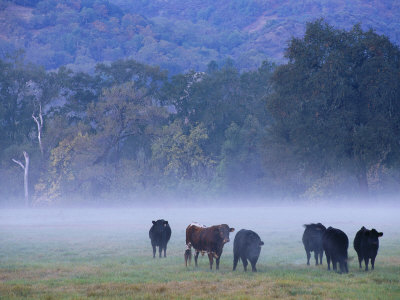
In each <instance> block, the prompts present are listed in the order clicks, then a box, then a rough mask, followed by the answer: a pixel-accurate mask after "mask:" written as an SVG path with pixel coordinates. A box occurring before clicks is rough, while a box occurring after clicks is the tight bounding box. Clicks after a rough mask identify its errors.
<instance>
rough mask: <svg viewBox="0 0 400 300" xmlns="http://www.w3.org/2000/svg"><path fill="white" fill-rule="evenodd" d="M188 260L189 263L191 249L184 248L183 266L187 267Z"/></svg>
mask: <svg viewBox="0 0 400 300" xmlns="http://www.w3.org/2000/svg"><path fill="white" fill-rule="evenodd" d="M188 260H189V264H190V262H191V261H192V250H190V249H186V250H185V266H186V267H187V262H188Z"/></svg>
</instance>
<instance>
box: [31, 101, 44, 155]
mask: <svg viewBox="0 0 400 300" xmlns="http://www.w3.org/2000/svg"><path fill="white" fill-rule="evenodd" d="M39 107H40V110H39V116H37V117H35V115H34V114H32V118H33V120H35V122H36V125H37V129H38V141H39V148H40V153H42V157H43V146H42V129H43V115H42V105H40V106H39Z"/></svg>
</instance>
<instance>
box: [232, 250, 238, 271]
mask: <svg viewBox="0 0 400 300" xmlns="http://www.w3.org/2000/svg"><path fill="white" fill-rule="evenodd" d="M238 261H239V256H238V255H236V254H234V255H233V271H235V270H236V266H237V263H238Z"/></svg>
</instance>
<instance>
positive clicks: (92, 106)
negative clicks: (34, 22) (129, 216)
mask: <svg viewBox="0 0 400 300" xmlns="http://www.w3.org/2000/svg"><path fill="white" fill-rule="evenodd" d="M285 58H286V60H287V62H286V63H284V64H280V65H276V64H274V63H271V62H270V61H267V60H265V61H264V62H263V63H262V64H260V66H259V67H258V68H257V69H255V70H252V71H242V70H239V69H238V67H237V66H235V61H233V60H231V59H227V60H226V61H224V62H223V63H217V62H215V61H211V62H210V63H209V64H208V65H207V68H206V70H205V71H204V72H200V71H188V72H183V73H178V74H175V75H171V74H169V73H168V71H167V70H164V69H162V68H160V67H156V66H150V65H146V64H143V63H140V62H137V61H135V60H132V59H124V60H116V61H114V62H112V63H99V64H97V65H96V67H95V70H94V71H93V72H90V73H88V72H83V71H73V70H71V69H69V68H66V67H60V68H58V69H57V70H56V71H46V69H45V68H44V67H43V66H39V65H36V64H32V63H30V62H27V60H26V57H25V55H24V53H23V52H21V51H16V52H14V53H13V55H10V56H7V57H5V58H4V59H2V60H0V99H1V102H0V121H1V122H0V144H1V148H0V190H1V196H0V201H1V203H3V204H5V203H6V202H7V203H10V202H11V203H14V204H16V203H24V182H25V187H26V190H25V193H26V194H25V196H26V198H25V201H26V205H52V204H60V203H63V204H73V203H107V204H112V203H138V202H140V201H143V200H142V199H149V197H153V198H158V199H165V198H168V197H179V198H181V199H196V198H197V199H204V198H210V197H215V198H218V197H229V198H230V199H236V198H242V199H251V198H256V197H261V198H263V199H267V198H269V199H271V198H278V199H283V198H289V197H294V198H297V199H307V200H309V199H313V200H318V199H327V198H330V197H344V196H349V195H350V196H360V195H361V196H363V197H367V196H368V195H390V194H393V193H398V192H399V191H400V172H399V163H400V50H399V47H398V46H397V45H395V44H393V43H392V42H391V41H390V40H389V39H388V38H387V37H386V36H384V35H380V34H377V33H375V32H374V31H373V30H367V31H365V30H363V29H362V28H361V27H360V26H359V25H355V26H354V27H352V28H351V29H349V30H344V29H337V28H335V27H333V26H331V25H329V24H328V23H327V22H325V21H323V20H317V21H314V22H311V23H308V24H307V27H306V31H305V34H304V35H303V36H302V37H300V38H292V39H291V40H290V41H289V44H288V48H287V50H286V52H285ZM24 172H25V174H26V176H25V177H24Z"/></svg>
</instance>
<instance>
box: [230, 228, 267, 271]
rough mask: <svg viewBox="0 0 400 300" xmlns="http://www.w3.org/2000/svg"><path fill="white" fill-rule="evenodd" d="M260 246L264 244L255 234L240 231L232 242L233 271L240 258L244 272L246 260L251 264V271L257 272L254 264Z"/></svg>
mask: <svg viewBox="0 0 400 300" xmlns="http://www.w3.org/2000/svg"><path fill="white" fill-rule="evenodd" d="M262 245H264V242H263V241H261V239H260V237H259V236H258V234H257V233H255V232H254V231H252V230H246V229H242V230H240V231H239V232H238V233H237V234H236V236H235V240H234V241H233V271H235V270H236V266H237V263H238V261H239V258H240V259H241V260H242V263H243V268H244V271H245V272H246V271H247V264H248V262H247V260H249V261H250V263H251V269H252V271H253V272H257V269H256V263H257V260H258V257H259V256H260V251H261V246H262Z"/></svg>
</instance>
